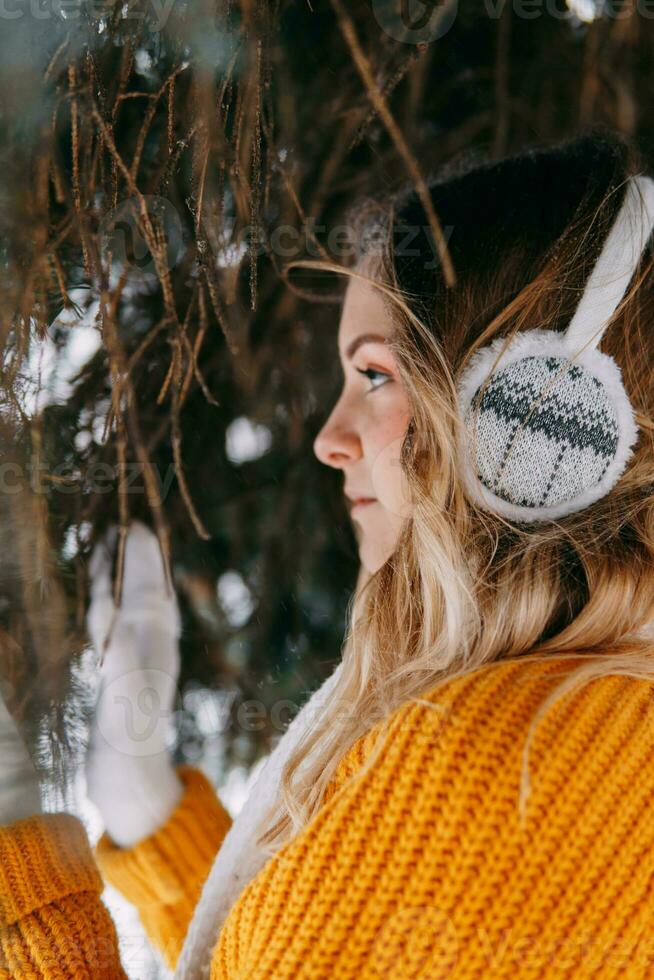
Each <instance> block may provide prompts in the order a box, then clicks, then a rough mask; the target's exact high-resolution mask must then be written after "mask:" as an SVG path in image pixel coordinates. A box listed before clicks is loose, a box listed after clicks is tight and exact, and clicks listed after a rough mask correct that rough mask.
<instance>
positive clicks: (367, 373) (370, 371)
mask: <svg viewBox="0 0 654 980" xmlns="http://www.w3.org/2000/svg"><path fill="white" fill-rule="evenodd" d="M355 370H357V371H358V372H359V374H363V375H364V377H366V378H368V379H369V381H370V382H371V385H372V387H371V388H370V391H375V390H376V389H377V388H381V387H382V385H384V384H386V381H389V380H390V379H391V375H390V374H387V373H386V371H378V370H377V369H376V368H365V369H364V368H356V369H355ZM375 377H380V378H385V379H386V381H382V383H381V384H378V385H375V384H372V381H373V378H375Z"/></svg>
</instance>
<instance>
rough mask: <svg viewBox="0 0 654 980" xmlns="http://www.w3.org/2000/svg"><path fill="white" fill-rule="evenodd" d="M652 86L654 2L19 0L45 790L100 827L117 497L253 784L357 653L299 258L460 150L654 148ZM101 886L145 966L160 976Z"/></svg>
mask: <svg viewBox="0 0 654 980" xmlns="http://www.w3.org/2000/svg"><path fill="white" fill-rule="evenodd" d="M653 102H654V3H651V2H649V0H619V2H616V3H605V2H603V0H542V2H541V0H511V2H508V0H504V2H503V0H460V2H458V3H457V2H451V0H450V2H448V0H444V2H440V3H429V2H422V0H372V2H360V0H349V2H347V3H345V2H344V0H300V2H298V0H294V2H291V0H289V2H283V0H276V2H273V0H270V2H263V0H232V2H229V0H224V2H219V0H186V2H184V0H126V2H120V0H11V2H10V0H3V2H2V3H1V4H0V158H1V159H0V231H1V234H0V263H1V270H2V274H1V278H0V295H1V300H2V302H1V303H0V337H1V341H2V350H3V356H2V364H1V370H2V383H1V386H0V440H1V458H0V535H1V538H0V540H1V544H2V562H1V567H0V627H1V629H2V633H1V636H0V638H1V640H2V660H1V661H0V665H1V670H2V675H3V680H4V683H5V684H6V685H7V689H8V690H9V691H10V692H13V702H12V707H13V708H14V710H15V711H16V714H17V715H18V716H19V717H20V719H21V723H22V724H23V726H24V731H25V732H26V734H27V735H28V737H29V738H30V740H31V742H32V745H33V746H34V751H35V753H36V755H37V757H38V759H39V763H40V765H41V766H42V768H43V771H44V774H45V775H46V777H47V778H48V779H49V785H50V787H51V804H52V806H55V805H63V806H67V807H68V808H70V809H72V810H74V811H75V812H79V813H81V815H82V816H83V819H84V820H85V822H86V823H87V826H88V827H89V829H90V831H91V834H92V836H93V835H95V836H97V834H98V833H99V830H100V828H99V827H98V826H97V822H96V815H95V814H94V813H93V810H92V808H91V807H90V805H88V804H87V803H86V802H85V800H84V785H83V779H82V777H81V775H80V774H81V761H82V759H83V749H84V738H85V731H86V719H87V718H88V712H89V710H90V709H91V707H92V704H93V697H94V677H95V673H94V665H95V655H94V653H93V651H92V650H91V649H90V648H89V644H88V637H87V635H86V632H85V628H84V616H85V610H86V606H87V604H88V581H87V566H88V559H89V556H90V551H91V549H92V546H93V543H94V541H95V540H96V538H97V536H98V535H99V534H100V533H101V532H102V531H103V530H104V529H105V528H106V526H107V525H108V524H109V523H111V522H123V523H127V522H128V521H129V520H131V519H133V518H135V517H138V518H140V519H142V520H145V521H146V522H147V523H148V524H150V526H152V527H153V528H154V529H155V530H157V531H158V533H159V534H160V536H161V540H162V542H163V543H165V542H166V541H168V542H169V554H170V561H171V568H172V573H173V578H174V582H175V585H176V587H177V590H178V595H179V598H180V603H181V605H182V612H183V616H184V632H183V637H182V677H181V682H180V688H179V694H178V699H177V704H176V715H175V717H176V738H175V742H174V745H173V746H172V749H173V751H174V753H175V755H176V758H177V760H178V761H187V762H192V763H194V764H198V765H201V766H202V768H203V769H204V770H205V771H206V772H207V773H208V774H209V775H210V777H211V778H212V779H213V780H214V782H215V784H216V785H217V786H218V787H219V789H220V793H221V796H222V797H223V799H224V800H225V802H226V804H227V805H228V807H229V808H230V809H231V810H232V812H233V813H236V812H237V811H238V808H239V806H240V805H241V803H242V801H243V799H244V795H245V793H246V792H247V786H248V780H249V779H251V778H252V773H253V771H254V770H255V768H256V765H257V763H258V762H260V761H261V760H262V759H263V757H264V756H265V754H266V753H267V752H268V751H269V750H270V748H271V747H272V745H273V744H274V741H275V739H276V738H277V737H278V736H279V735H280V734H281V732H282V731H283V730H284V727H285V726H286V724H287V723H288V721H289V719H290V718H291V717H292V716H293V714H294V713H295V711H296V710H297V709H298V707H299V706H300V705H301V704H302V703H303V701H304V700H305V699H306V697H307V695H308V693H309V692H310V691H312V690H313V689H314V688H315V687H317V686H318V684H319V683H320V682H321V681H322V680H323V679H324V677H325V676H326V675H327V674H328V673H330V672H331V670H332V668H333V666H334V664H335V662H336V661H337V660H338V658H339V653H340V647H341V643H342V640H343V632H344V628H345V624H346V615H347V604H348V601H349V598H350V596H351V593H352V590H353V588H354V585H355V581H356V576H357V572H358V562H357V555H356V543H355V539H354V536H353V533H352V529H351V527H350V525H349V522H348V519H347V514H346V511H345V508H344V505H343V500H342V487H341V480H340V479H339V477H338V474H336V473H334V472H328V471H327V470H326V468H324V467H322V466H321V465H320V464H319V463H318V462H317V461H316V460H315V458H314V456H313V453H312V442H313V439H314V437H315V435H316V432H317V431H318V429H319V427H320V425H321V424H322V421H323V420H324V418H325V417H326V415H327V413H328V411H329V408H330V405H331V403H332V402H333V400H334V398H335V397H336V394H337V391H338V386H339V383H340V375H339V368H338V362H337V358H336V332H337V326H338V317H339V302H340V299H341V296H342V292H341V290H342V286H340V287H339V285H338V284H337V282H335V281H334V282H330V283H329V284H326V283H325V282H324V281H320V280H319V279H318V278H317V277H315V276H314V277H312V276H308V275H306V274H305V275H303V276H299V275H297V274H296V275H290V274H288V272H287V271H285V267H286V266H287V264H288V263H289V262H292V261H293V260H296V259H300V260H301V259H305V258H317V257H329V258H331V259H333V260H335V261H337V262H339V264H349V263H351V261H352V258H353V256H352V253H351V252H348V250H347V249H346V248H345V247H344V244H343V243H344V236H343V234H342V232H343V228H344V227H345V226H347V225H348V222H350V221H351V220H352V215H353V214H356V212H357V209H360V208H362V207H364V206H365V204H366V201H368V200H369V199H374V198H376V197H377V196H379V195H383V194H385V193H387V192H390V191H393V190H395V189H398V188H399V187H402V186H404V185H405V184H407V183H408V182H412V181H413V182H414V181H415V179H416V175H417V174H420V175H422V176H423V177H424V178H425V179H428V178H429V177H430V175H434V174H436V173H438V172H439V171H440V170H441V168H443V167H447V166H450V165H452V166H456V165H457V164H458V163H460V162H462V161H463V162H465V161H470V162H474V161H479V162H483V161H484V160H490V159H495V158H497V157H501V156H504V155H506V154H508V153H511V152H513V151H516V150H519V149H522V148H524V147H525V146H528V145H532V144H535V143H545V142H554V141H556V140H559V139H561V138H565V137H567V136H573V135H576V134H578V133H580V132H582V131H586V130H588V129H590V128H592V127H602V126H609V127H611V128H613V129H617V130H619V131H621V132H623V133H624V134H626V135H627V136H628V137H630V138H632V139H633V140H634V141H636V142H637V144H638V146H639V147H640V149H641V150H642V151H643V152H644V153H645V154H646V155H647V157H648V159H651V158H652V151H653V149H654V119H653V118H652V115H651V112H648V109H649V107H650V106H651V105H652V104H653ZM480 221H483V214H481V215H480ZM253 703H254V704H255V705H256V706H257V708H255V709H254V710H250V709H251V706H252V704H253ZM248 706H250V707H249V708H248ZM107 900H108V902H109V903H110V905H111V907H112V910H113V911H114V913H115V914H116V916H117V917H118V919H119V928H120V932H121V936H122V938H123V943H124V960H125V965H126V968H127V969H128V970H129V971H130V976H133V977H135V978H149V977H155V976H158V975H159V972H158V971H159V968H158V966H157V963H156V962H155V960H154V959H153V958H152V956H151V954H150V953H149V951H148V949H147V945H146V943H145V940H144V937H143V935H142V933H141V932H140V931H139V927H138V924H137V923H136V922H135V921H134V917H133V915H132V913H131V912H130V910H129V909H127V908H125V907H124V906H123V905H122V904H121V903H120V902H119V900H118V899H117V897H116V896H114V895H111V894H109V895H108V897H107Z"/></svg>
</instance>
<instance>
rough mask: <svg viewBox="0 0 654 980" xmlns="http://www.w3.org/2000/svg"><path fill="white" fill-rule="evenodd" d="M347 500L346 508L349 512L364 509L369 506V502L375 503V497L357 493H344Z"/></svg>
mask: <svg viewBox="0 0 654 980" xmlns="http://www.w3.org/2000/svg"><path fill="white" fill-rule="evenodd" d="M345 496H346V498H347V501H348V509H349V511H350V513H351V514H352V513H354V512H355V511H357V512H358V511H361V510H364V509H365V508H366V507H370V505H371V504H376V503H377V498H376V497H367V496H365V495H364V494H357V493H346V494H345Z"/></svg>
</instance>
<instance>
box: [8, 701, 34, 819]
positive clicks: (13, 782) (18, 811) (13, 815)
mask: <svg viewBox="0 0 654 980" xmlns="http://www.w3.org/2000/svg"><path fill="white" fill-rule="evenodd" d="M40 812H41V792H40V789H39V778H38V775H37V773H36V769H35V768H34V766H33V764H32V760H31V758H30V755H29V752H28V751H27V748H26V746H25V743H24V742H23V739H22V738H21V735H20V733H19V731H18V729H17V727H16V724H15V722H14V719H13V718H12V717H11V715H10V714H9V711H8V709H7V706H6V704H5V702H4V700H3V697H2V694H1V693H0V824H9V823H13V822H14V820H23V819H24V818H25V817H31V816H33V815H34V814H35V813H40Z"/></svg>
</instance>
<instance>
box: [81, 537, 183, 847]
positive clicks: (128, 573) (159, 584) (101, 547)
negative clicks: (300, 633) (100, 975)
mask: <svg viewBox="0 0 654 980" xmlns="http://www.w3.org/2000/svg"><path fill="white" fill-rule="evenodd" d="M116 540H117V529H116V528H115V527H112V528H110V530H109V532H108V533H107V535H106V536H105V538H104V539H103V540H101V541H100V542H99V543H98V544H97V545H96V548H95V550H94V552H93V555H92V557H91V562H90V568H89V571H90V577H91V604H90V606H89V610H88V613H87V626H88V631H89V635H90V637H91V640H92V642H93V645H94V647H95V649H96V652H97V653H98V658H99V660H100V661H101V666H100V687H99V694H98V702H97V707H96V711H95V716H94V719H93V724H92V728H91V737H90V742H89V751H88V755H87V761H86V779H87V789H88V795H89V798H90V799H91V800H92V801H93V802H94V803H95V805H96V806H97V807H98V809H99V810H100V813H101V815H102V818H103V821H104V825H105V829H106V831H107V833H108V834H109V836H110V837H111V838H112V840H113V841H114V843H116V844H118V845H119V846H120V847H130V846H132V845H133V844H135V843H136V842H137V841H139V840H141V839H142V838H143V837H147V836H149V835H150V834H152V833H153V832H154V831H155V830H157V828H158V827H160V826H161V825H162V824H163V823H165V822H166V820H167V819H168V817H169V816H170V814H171V813H172V811H173V810H174V808H175V806H176V804H177V803H178V801H179V800H180V798H181V795H182V784H181V781H180V780H179V778H178V777H177V775H176V773H175V770H174V767H173V765H172V763H171V761H170V758H169V755H168V750H167V747H166V742H167V736H168V733H169V730H170V722H171V714H172V707H173V701H174V696H175V690H176V687H177V679H178V676H179V647H178V638H179V634H180V628H181V627H180V615H179V609H178V606H177V600H176V597H175V595H174V594H172V595H169V594H168V592H167V587H166V581H165V575H164V568H163V562H162V559H161V552H160V549H159V543H158V541H157V538H156V536H155V535H154V534H153V533H152V532H151V531H150V530H149V529H148V528H147V527H146V526H145V525H144V524H141V523H140V522H137V521H135V522H134V523H133V524H132V525H131V527H130V530H129V533H128V535H127V540H126V544H125V562H124V579H123V590H122V603H121V605H120V607H119V608H116V606H115V605H114V601H113V595H112V582H111V565H112V559H113V552H114V550H115V546H116ZM107 640H108V642H107Z"/></svg>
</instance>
